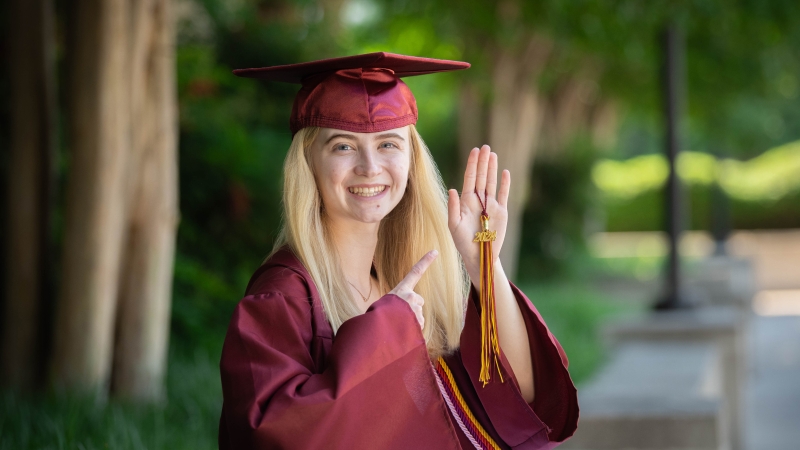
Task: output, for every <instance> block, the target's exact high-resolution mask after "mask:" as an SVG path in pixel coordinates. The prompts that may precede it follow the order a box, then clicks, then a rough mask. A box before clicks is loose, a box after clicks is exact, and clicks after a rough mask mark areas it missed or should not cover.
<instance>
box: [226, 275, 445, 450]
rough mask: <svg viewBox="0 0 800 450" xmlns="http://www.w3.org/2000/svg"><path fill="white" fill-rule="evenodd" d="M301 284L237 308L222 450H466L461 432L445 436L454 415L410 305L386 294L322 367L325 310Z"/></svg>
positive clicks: (345, 328)
mask: <svg viewBox="0 0 800 450" xmlns="http://www.w3.org/2000/svg"><path fill="white" fill-rule="evenodd" d="M294 277H295V278H298V277H299V276H297V275H295V276H294ZM282 278H283V279H286V278H287V277H282ZM289 278H290V279H291V277H289ZM301 280H302V277H300V279H298V280H295V285H296V286H295V287H292V286H288V287H287V286H278V287H279V289H273V290H263V289H260V290H259V293H258V294H254V295H248V296H246V297H244V298H243V299H242V300H241V301H240V302H239V304H238V306H237V307H236V309H235V310H234V313H233V317H232V319H231V322H230V325H229V328H228V332H227V335H226V337H225V343H224V346H223V351H222V357H221V360H220V372H221V380H222V391H223V410H222V416H221V419H220V433H219V448H220V449H237V450H239V449H272V448H333V449H336V448H347V449H360V448H371V449H372V448H387V449H394V448H398V449H399V448H441V449H457V448H458V447H457V445H456V444H455V443H456V442H457V439H456V437H455V433H454V432H453V431H452V430H451V431H450V432H449V434H448V432H447V431H445V432H444V433H443V432H442V430H448V426H449V422H448V421H449V418H448V416H447V411H446V410H445V409H444V407H443V406H442V404H441V402H437V401H435V400H436V399H437V397H438V396H439V395H440V394H439V391H438V388H437V386H436V384H435V379H434V377H433V376H432V375H431V373H432V371H433V369H432V366H431V364H430V359H429V358H428V353H427V350H426V347H425V342H424V339H423V337H422V333H421V332H420V330H419V325H418V324H417V322H416V319H415V317H414V313H413V312H412V311H411V308H409V306H408V304H407V303H406V302H405V301H404V300H402V299H401V298H399V297H397V296H395V295H386V296H384V297H382V298H381V299H379V300H378V301H376V302H375V303H374V304H373V305H372V306H371V307H370V308H369V310H368V311H367V312H366V313H365V314H362V315H359V316H356V317H353V318H351V319H349V320H347V321H346V322H344V323H343V324H342V326H341V327H340V328H339V330H338V332H337V334H336V339H335V340H333V341H332V343H330V344H329V345H330V352H329V353H328V355H327V357H326V360H325V362H324V364H321V365H324V369H322V370H318V368H317V365H318V364H317V362H315V361H316V359H315V356H314V355H312V350H311V349H312V347H313V345H312V340H314V339H318V338H319V337H318V336H315V334H316V332H315V326H314V324H313V323H312V322H313V317H312V316H313V314H312V308H313V307H315V305H317V306H319V304H318V303H316V302H313V301H312V299H311V298H309V296H308V290H307V288H306V287H305V286H304V285H303V284H302V283H303V282H302V281H301ZM290 281H291V280H290ZM284 284H286V283H284ZM322 339H325V338H324V337H322ZM398 423H405V424H407V426H408V427H409V428H405V427H398V426H397V424H398ZM408 430H417V432H415V433H409V432H408Z"/></svg>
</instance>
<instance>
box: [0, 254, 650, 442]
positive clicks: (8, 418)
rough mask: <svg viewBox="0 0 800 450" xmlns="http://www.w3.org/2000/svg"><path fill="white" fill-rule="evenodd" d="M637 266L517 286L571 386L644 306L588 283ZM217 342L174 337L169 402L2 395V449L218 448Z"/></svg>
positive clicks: (601, 267) (589, 268) (603, 265)
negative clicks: (611, 325) (604, 328)
mask: <svg viewBox="0 0 800 450" xmlns="http://www.w3.org/2000/svg"><path fill="white" fill-rule="evenodd" d="M642 264H645V265H646V266H647V267H649V265H650V264H649V263H648V262H644V263H643V262H641V261H639V262H637V261H628V262H626V263H624V264H618V263H617V264H615V265H609V264H608V263H607V262H598V261H597V260H588V259H587V260H582V261H577V262H576V267H577V269H576V270H575V272H573V273H572V274H571V275H570V276H569V277H568V279H566V280H559V281H550V282H536V283H533V282H522V283H520V287H521V288H522V289H523V291H525V293H526V294H527V295H528V297H529V298H530V299H531V301H532V302H533V303H534V304H535V305H536V307H537V309H538V310H539V312H540V313H541V314H542V316H543V317H544V319H545V321H546V322H547V324H548V326H549V327H550V329H551V331H552V332H553V334H554V335H555V336H556V337H557V338H558V340H559V342H561V344H562V346H563V347H564V349H565V351H566V352H567V355H568V357H569V360H570V366H569V369H570V374H571V375H572V378H573V380H574V381H575V383H576V384H580V383H581V382H584V381H585V380H587V379H588V378H589V377H590V376H591V375H592V373H593V372H594V371H595V370H596V369H597V368H598V366H599V365H601V364H602V362H603V360H604V358H605V356H606V355H605V352H604V349H603V346H602V344H601V342H600V340H599V339H598V328H599V326H600V324H601V322H602V321H603V320H604V319H606V318H608V317H610V316H619V315H624V314H635V313H636V312H637V311H641V310H642V308H643V306H642V304H641V303H636V302H632V301H631V300H630V299H625V298H619V297H618V296H612V295H609V294H604V293H603V292H600V291H599V290H598V289H596V288H595V287H593V285H592V284H591V282H590V281H589V280H591V279H592V277H593V276H596V275H597V274H598V273H599V274H601V275H603V274H604V275H607V276H613V277H624V276H626V274H627V276H628V277H633V276H634V275H635V274H636V271H637V269H636V268H637V267H639V269H638V270H639V271H641V270H642V269H641V265H642ZM175 337H176V338H177V336H175ZM183 339H185V338H183ZM208 339H211V338H210V337H209V338H208ZM208 339H206V340H208ZM211 340H212V341H214V339H211ZM216 341H218V343H219V344H218V345H219V347H217V348H213V349H208V350H202V349H194V350H190V351H178V350H175V347H179V348H186V347H187V344H186V343H185V342H178V339H174V340H173V343H174V345H173V349H172V350H171V352H170V357H169V371H168V376H167V399H166V401H165V402H164V403H163V404H159V405H136V404H131V403H126V402H122V401H119V400H113V399H112V400H111V401H109V402H107V403H98V402H96V401H95V400H94V399H92V398H88V397H81V396H76V395H63V394H58V393H52V392H51V393H47V394H37V395H34V396H29V395H20V394H17V393H13V392H4V393H2V394H0V402H1V403H0V450H11V449H14V450H19V449H80V450H90V449H136V450H138V449H170V450H172V449H193V450H202V449H216V448H217V429H218V420H219V414H220V408H221V404H222V393H221V387H220V382H219V370H218V362H219V354H220V349H221V344H222V336H219V339H217V340H216ZM195 345H197V344H195Z"/></svg>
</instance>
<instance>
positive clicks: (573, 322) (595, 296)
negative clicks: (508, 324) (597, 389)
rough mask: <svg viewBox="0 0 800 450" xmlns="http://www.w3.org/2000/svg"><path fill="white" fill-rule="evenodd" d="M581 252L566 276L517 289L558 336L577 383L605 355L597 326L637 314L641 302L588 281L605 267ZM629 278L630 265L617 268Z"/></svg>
mask: <svg viewBox="0 0 800 450" xmlns="http://www.w3.org/2000/svg"><path fill="white" fill-rule="evenodd" d="M584 255H585V253H584V254H581V255H575V257H573V259H572V263H571V266H572V267H571V269H572V270H573V271H575V272H576V273H574V274H572V275H571V276H569V277H568V278H561V279H556V280H553V279H551V280H550V281H546V282H540V283H535V284H534V283H532V282H530V281H529V282H523V283H521V289H522V290H523V291H524V292H525V294H526V295H527V296H528V298H530V299H531V302H532V303H533V304H534V306H536V308H537V309H538V310H539V313H540V314H541V315H542V317H543V318H544V320H545V322H546V323H547V326H548V327H549V328H550V331H551V332H552V333H553V335H554V336H556V338H557V339H558V341H559V343H561V346H562V347H564V351H565V352H566V353H567V357H568V358H569V361H570V364H569V372H570V375H571V377H572V380H573V381H574V382H575V383H576V384H580V383H582V382H584V381H586V380H588V379H589V378H590V377H591V375H592V374H594V373H595V371H596V370H597V369H598V368H599V367H600V366H601V365H602V363H603V362H604V361H605V360H606V357H607V352H606V351H607V349H606V348H605V347H604V346H603V343H602V341H601V339H599V335H600V326H601V325H602V323H603V322H604V321H605V320H607V319H609V318H611V317H621V316H632V315H636V314H641V313H643V312H644V310H645V308H646V306H647V305H646V303H645V302H641V301H640V302H632V301H630V300H626V299H620V298H616V297H613V296H611V295H608V294H604V293H602V292H601V291H599V290H598V289H596V288H594V287H593V286H592V285H591V284H590V280H592V279H594V277H596V276H598V275H599V274H601V273H609V269H608V268H604V267H603V268H602V271H601V272H598V269H599V268H600V267H601V266H602V265H601V264H598V263H597V262H593V261H589V260H588V259H587V257H586V256H584ZM617 271H618V272H620V273H622V274H624V276H626V277H629V276H631V275H632V273H631V270H630V268H627V267H626V268H622V269H621V270H620V269H617Z"/></svg>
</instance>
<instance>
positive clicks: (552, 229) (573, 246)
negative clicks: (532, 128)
mask: <svg viewBox="0 0 800 450" xmlns="http://www.w3.org/2000/svg"><path fill="white" fill-rule="evenodd" d="M593 161H594V149H593V148H592V147H591V145H590V144H589V143H588V142H587V141H586V140H584V139H577V140H575V141H574V142H573V144H572V145H571V146H570V147H569V148H568V149H567V150H566V151H565V153H564V154H563V155H559V157H558V158H547V159H544V158H543V159H541V160H539V161H537V162H536V163H535V164H534V167H533V172H532V175H531V184H532V185H531V187H530V197H529V198H528V203H527V205H526V208H525V211H524V214H523V219H522V224H523V225H522V240H521V245H520V260H519V277H520V278H525V279H539V280H541V279H549V278H553V277H560V276H564V275H568V270H569V268H570V264H569V263H570V260H571V258H573V257H575V256H576V255H579V254H581V253H582V252H583V251H584V250H585V248H584V246H585V242H584V237H585V236H584V235H585V233H586V232H587V227H588V228H591V225H590V224H589V222H590V221H591V218H592V217H591V216H592V215H593V214H597V213H598V211H596V210H595V208H594V207H593V206H592V205H593V204H596V202H595V197H596V189H595V188H594V186H592V184H591V181H590V173H591V168H592V163H593Z"/></svg>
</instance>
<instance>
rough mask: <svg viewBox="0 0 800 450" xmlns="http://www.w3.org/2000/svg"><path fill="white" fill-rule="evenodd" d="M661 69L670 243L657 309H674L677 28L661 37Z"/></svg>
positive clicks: (678, 207) (678, 214)
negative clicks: (664, 278) (664, 279)
mask: <svg viewBox="0 0 800 450" xmlns="http://www.w3.org/2000/svg"><path fill="white" fill-rule="evenodd" d="M662 39H663V41H662V49H663V56H664V59H663V66H662V72H661V79H662V89H663V99H664V116H665V119H666V136H665V137H666V139H665V144H666V155H667V161H668V163H669V177H668V178H667V186H666V210H665V219H666V229H667V236H668V242H669V258H668V261H667V276H666V283H665V286H664V292H663V296H662V297H661V298H660V299H658V302H657V303H656V305H655V308H656V309H675V308H678V307H681V306H683V302H682V299H681V296H682V295H681V294H682V292H683V290H682V286H681V273H680V259H679V254H678V243H679V241H680V236H681V232H682V228H683V227H682V225H683V220H684V215H683V202H682V200H683V196H682V195H681V194H682V189H681V184H680V180H679V179H678V173H677V171H676V162H677V159H678V154H679V152H680V113H681V108H682V101H681V100H682V94H683V42H682V40H681V36H680V35H679V31H678V27H677V24H676V23H674V22H671V23H669V24H668V25H667V28H666V30H665V32H664V34H663V38H662Z"/></svg>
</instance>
